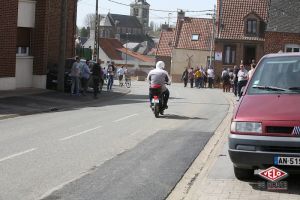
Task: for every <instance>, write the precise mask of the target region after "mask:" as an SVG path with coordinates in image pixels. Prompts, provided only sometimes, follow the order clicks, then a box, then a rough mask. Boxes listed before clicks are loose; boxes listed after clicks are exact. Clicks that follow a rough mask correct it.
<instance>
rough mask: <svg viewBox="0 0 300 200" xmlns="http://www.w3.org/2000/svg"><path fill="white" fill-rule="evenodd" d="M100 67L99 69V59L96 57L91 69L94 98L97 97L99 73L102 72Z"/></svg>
mask: <svg viewBox="0 0 300 200" xmlns="http://www.w3.org/2000/svg"><path fill="white" fill-rule="evenodd" d="M102 73H103V72H102V69H101V60H100V59H98V60H97V63H95V64H94V65H93V69H92V77H93V89H94V98H95V99H96V98H98V93H99V83H100V81H101V76H102V75H101V74H102Z"/></svg>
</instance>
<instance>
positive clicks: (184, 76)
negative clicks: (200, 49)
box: [181, 68, 189, 87]
mask: <svg viewBox="0 0 300 200" xmlns="http://www.w3.org/2000/svg"><path fill="white" fill-rule="evenodd" d="M181 80H182V81H183V84H184V87H186V85H187V83H188V80H189V71H188V68H185V70H184V71H183V73H182V76H181Z"/></svg>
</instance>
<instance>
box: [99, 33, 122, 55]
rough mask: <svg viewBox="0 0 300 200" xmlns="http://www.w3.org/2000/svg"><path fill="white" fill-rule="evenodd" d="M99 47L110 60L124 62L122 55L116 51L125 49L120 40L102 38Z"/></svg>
mask: <svg viewBox="0 0 300 200" xmlns="http://www.w3.org/2000/svg"><path fill="white" fill-rule="evenodd" d="M99 45H100V47H101V49H102V50H103V51H104V52H105V54H106V55H107V56H108V57H109V58H110V59H112V60H122V55H121V54H120V53H119V52H118V51H117V50H116V49H118V48H123V45H122V43H121V42H120V41H119V40H117V39H112V38H100V39H99Z"/></svg>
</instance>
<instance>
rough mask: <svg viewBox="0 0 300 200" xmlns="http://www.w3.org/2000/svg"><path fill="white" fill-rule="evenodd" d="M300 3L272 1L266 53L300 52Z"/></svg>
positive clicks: (283, 0)
mask: <svg viewBox="0 0 300 200" xmlns="http://www.w3.org/2000/svg"><path fill="white" fill-rule="evenodd" d="M299 10H300V1H297V0H271V5H270V10H269V20H268V26H267V30H266V41H265V52H266V53H277V52H279V51H282V52H300V16H299V15H298V14H297V12H298V11H299Z"/></svg>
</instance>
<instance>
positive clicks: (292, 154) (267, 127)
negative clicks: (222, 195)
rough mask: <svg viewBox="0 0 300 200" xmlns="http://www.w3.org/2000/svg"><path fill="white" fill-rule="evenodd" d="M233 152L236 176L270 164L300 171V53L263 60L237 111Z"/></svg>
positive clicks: (232, 133)
mask: <svg viewBox="0 0 300 200" xmlns="http://www.w3.org/2000/svg"><path fill="white" fill-rule="evenodd" d="M229 155H230V158H231V161H232V162H233V165H234V172H235V176H236V177H237V178H238V179H247V178H251V176H253V174H254V170H255V169H265V168H268V167H270V166H276V167H278V168H281V169H284V170H288V171H290V172H300V53H279V54H270V55H266V56H264V57H263V58H262V59H261V60H260V62H259V63H258V65H257V67H256V69H255V72H254V74H253V76H252V78H251V80H249V82H248V85H247V86H246V87H245V88H244V90H243V95H242V98H241V99H240V101H239V103H238V105H237V107H236V109H235V112H234V115H233V119H232V124H231V131H230V135H229Z"/></svg>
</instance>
